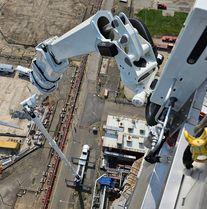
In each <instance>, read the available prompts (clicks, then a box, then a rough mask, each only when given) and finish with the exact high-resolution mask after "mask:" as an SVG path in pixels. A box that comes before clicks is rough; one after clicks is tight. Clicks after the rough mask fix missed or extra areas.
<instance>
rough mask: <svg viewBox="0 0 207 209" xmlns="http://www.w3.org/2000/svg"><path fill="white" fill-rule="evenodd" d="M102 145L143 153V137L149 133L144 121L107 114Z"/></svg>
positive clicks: (144, 149)
mask: <svg viewBox="0 0 207 209" xmlns="http://www.w3.org/2000/svg"><path fill="white" fill-rule="evenodd" d="M104 129H105V135H104V136H103V137H102V139H103V144H102V145H103V147H109V148H115V149H123V150H128V151H133V152H141V153H144V152H145V151H146V148H145V147H144V138H146V137H147V136H148V134H149V130H148V127H147V125H146V123H145V121H142V120H134V119H131V118H125V117H119V116H112V115H108V117H107V122H106V125H105V126H104Z"/></svg>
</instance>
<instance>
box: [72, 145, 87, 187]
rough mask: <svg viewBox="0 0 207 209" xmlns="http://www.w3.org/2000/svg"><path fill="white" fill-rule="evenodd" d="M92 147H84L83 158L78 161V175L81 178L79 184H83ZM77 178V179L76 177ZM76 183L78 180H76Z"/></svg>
mask: <svg viewBox="0 0 207 209" xmlns="http://www.w3.org/2000/svg"><path fill="white" fill-rule="evenodd" d="M89 152H90V147H89V145H87V144H85V145H83V148H82V152H81V156H80V158H79V161H78V168H77V175H78V176H79V177H80V180H79V184H82V183H83V177H84V172H85V168H86V164H87V161H88V158H89ZM75 178H76V177H75ZM75 181H76V179H75Z"/></svg>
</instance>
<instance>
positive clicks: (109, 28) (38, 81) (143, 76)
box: [30, 11, 158, 106]
mask: <svg viewBox="0 0 207 209" xmlns="http://www.w3.org/2000/svg"><path fill="white" fill-rule="evenodd" d="M36 52H37V55H36V57H35V59H34V60H33V62H32V68H33V71H32V72H31V76H30V79H31V81H32V83H33V84H34V85H35V86H36V87H37V88H38V89H39V91H40V92H43V93H50V92H52V91H54V90H55V89H56V88H57V85H58V81H59V80H60V78H61V76H62V74H63V72H64V71H65V70H66V69H67V68H68V65H69V61H68V58H72V57H75V56H80V55H84V54H88V53H92V52H99V53H100V54H101V55H102V56H108V57H114V58H115V60H116V63H117V65H118V68H119V70H120V76H121V80H122V82H123V84H124V85H125V86H126V87H127V88H128V89H130V90H131V92H133V99H132V101H133V102H134V104H135V105H138V106H141V105H143V104H144V102H145V98H146V95H147V93H148V90H149V85H150V84H151V82H152V81H153V79H154V76H155V73H156V71H157V66H158V63H157V57H156V55H155V53H154V51H153V48H152V46H151V44H150V43H149V42H148V41H147V40H145V39H144V38H143V37H142V36H141V35H139V33H138V31H137V30H136V29H135V28H134V27H133V26H132V24H131V22H130V20H129V19H128V18H127V17H126V15H125V14H124V13H120V14H119V16H113V15H112V14H111V13H110V12H108V11H99V12H97V13H96V14H95V15H94V16H92V17H90V18H89V19H87V20H86V21H84V22H82V23H81V24H80V25H78V26H76V27H75V28H73V29H72V30H70V31H69V32H67V33H65V34H64V35H62V36H61V37H53V38H50V39H48V40H45V41H43V42H42V43H40V44H39V45H38V46H37V47H36Z"/></svg>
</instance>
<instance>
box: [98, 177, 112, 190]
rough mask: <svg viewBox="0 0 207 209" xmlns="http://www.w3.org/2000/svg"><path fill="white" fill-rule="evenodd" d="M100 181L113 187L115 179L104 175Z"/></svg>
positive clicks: (101, 183) (103, 184)
mask: <svg viewBox="0 0 207 209" xmlns="http://www.w3.org/2000/svg"><path fill="white" fill-rule="evenodd" d="M98 183H99V184H100V185H102V186H109V187H112V183H113V179H112V178H109V177H105V176H103V177H101V178H100V179H99V180H98Z"/></svg>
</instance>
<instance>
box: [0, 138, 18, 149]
mask: <svg viewBox="0 0 207 209" xmlns="http://www.w3.org/2000/svg"><path fill="white" fill-rule="evenodd" d="M19 146H20V144H19V143H18V142H11V141H2V140H0V148H5V149H19Z"/></svg>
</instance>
